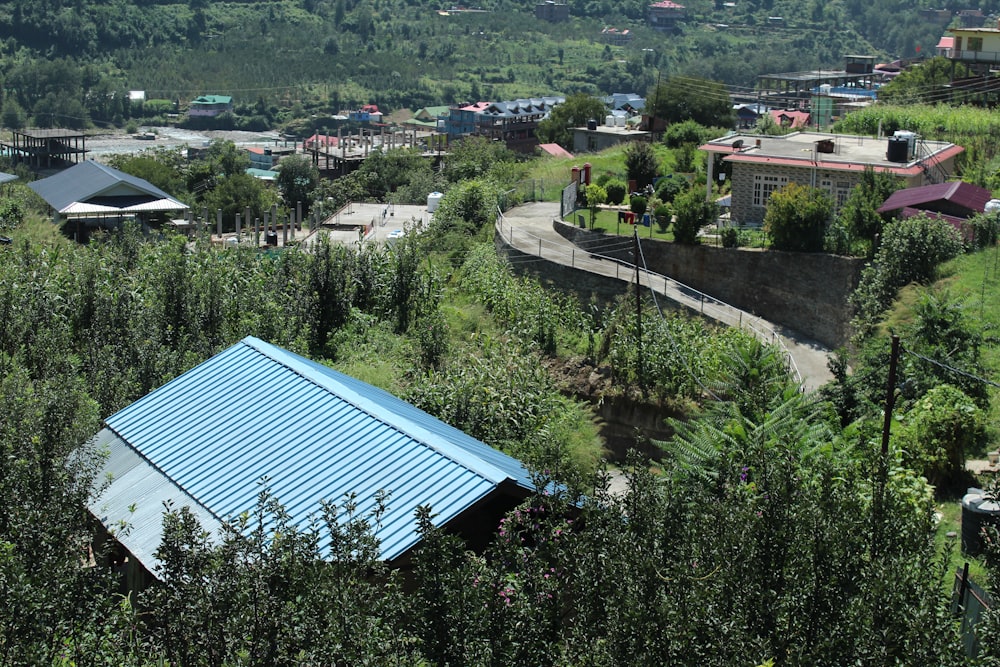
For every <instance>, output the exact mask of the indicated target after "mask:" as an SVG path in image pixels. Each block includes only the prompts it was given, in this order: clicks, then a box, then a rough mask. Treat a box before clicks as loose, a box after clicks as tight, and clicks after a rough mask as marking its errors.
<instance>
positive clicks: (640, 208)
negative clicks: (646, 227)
mask: <svg viewBox="0 0 1000 667" xmlns="http://www.w3.org/2000/svg"><path fill="white" fill-rule="evenodd" d="M647 204H648V200H647V199H646V198H645V197H643V196H642V195H632V196H631V197H629V198H628V208H629V210H630V211H632V212H633V213H635V215H636V217H637V218H641V217H642V215H643V213H645V212H646V206H647Z"/></svg>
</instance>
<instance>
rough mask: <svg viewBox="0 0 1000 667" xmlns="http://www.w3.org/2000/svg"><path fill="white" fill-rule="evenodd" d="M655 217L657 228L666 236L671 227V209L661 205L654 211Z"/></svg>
mask: <svg viewBox="0 0 1000 667" xmlns="http://www.w3.org/2000/svg"><path fill="white" fill-rule="evenodd" d="M653 217H654V218H655V219H656V228H657V229H658V230H659V231H660V233H661V234H665V233H666V232H667V229H668V228H669V227H670V207H669V206H667V205H666V204H660V205H659V206H657V207H656V208H655V209H653Z"/></svg>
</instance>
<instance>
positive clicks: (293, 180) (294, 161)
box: [277, 155, 319, 214]
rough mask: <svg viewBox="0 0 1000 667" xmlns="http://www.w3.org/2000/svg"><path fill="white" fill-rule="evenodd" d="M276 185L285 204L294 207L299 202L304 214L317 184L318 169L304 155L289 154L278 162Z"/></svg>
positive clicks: (307, 209)
mask: <svg viewBox="0 0 1000 667" xmlns="http://www.w3.org/2000/svg"><path fill="white" fill-rule="evenodd" d="M277 185H278V190H279V191H280V192H281V197H282V199H284V200H285V205H286V206H289V207H290V208H294V207H295V206H296V204H297V203H299V202H301V203H302V209H303V211H302V212H303V214H305V213H307V212H308V211H309V208H310V205H311V203H312V193H313V191H314V190H315V189H316V186H317V185H319V170H318V169H317V168H316V166H315V165H313V163H312V160H310V159H309V158H308V157H306V156H305V155H289V156H288V157H286V158H285V159H283V160H282V161H281V162H280V163H279V164H278V178H277Z"/></svg>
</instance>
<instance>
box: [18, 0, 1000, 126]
mask: <svg viewBox="0 0 1000 667" xmlns="http://www.w3.org/2000/svg"><path fill="white" fill-rule="evenodd" d="M568 4H569V5H570V13H571V17H570V20H568V21H565V22H547V21H541V20H537V19H536V18H535V16H534V2H531V1H526V0H518V1H513V0H488V1H486V2H483V3H480V4H478V5H477V7H478V9H480V10H481V11H454V10H452V11H446V10H448V9H450V6H440V5H435V4H432V3H429V2H422V1H421V0H281V1H278V2H209V1H208V0H190V1H189V2H182V3H177V2H150V1H148V0H132V1H129V0H115V1H114V2H100V3H99V2H86V1H81V2H64V1H63V0H48V1H45V2H28V1H27V0H8V1H6V2H0V77H2V84H3V100H2V103H3V104H2V117H0V123H2V125H4V126H6V127H20V126H22V125H25V124H28V125H34V126H61V127H87V126H89V125H90V124H93V125H97V126H99V127H107V126H108V125H116V126H119V127H120V126H122V124H123V123H124V122H126V121H127V120H128V119H129V118H130V117H133V116H136V115H141V114H142V113H146V114H147V115H149V113H152V114H154V115H161V114H163V113H165V112H169V111H171V110H175V111H176V110H177V107H180V106H182V105H186V104H187V102H189V101H190V100H191V99H194V98H195V97H197V96H198V95H201V94H223V95H231V96H233V97H234V101H235V103H236V113H237V115H238V116H239V117H240V118H241V119H243V122H244V123H245V124H246V125H247V126H248V128H247V129H265V127H275V126H277V125H279V124H281V123H282V122H286V121H288V120H290V119H292V118H304V117H309V116H310V115H322V114H330V113H336V112H337V111H339V110H341V109H345V108H353V107H356V106H359V105H361V104H365V103H377V104H379V105H380V107H381V108H382V109H383V111H393V110H397V109H401V108H410V109H416V108H420V107H423V106H428V105H436V104H452V103H455V102H460V101H463V100H478V99H512V98H517V97H525V96H539V95H558V94H564V95H565V94H571V93H575V92H586V93H589V94H597V93H603V94H610V93H612V92H638V93H640V94H644V93H645V92H646V91H647V90H648V89H649V88H650V87H651V86H652V85H654V84H655V83H656V82H657V81H658V80H661V79H664V78H666V77H669V76H673V75H686V76H695V77H700V78H706V79H712V80H717V81H721V82H724V83H726V84H728V85H730V86H738V87H744V88H752V87H753V86H754V83H755V81H756V77H757V75H759V74H762V73H773V72H786V71H797V70H803V69H807V68H816V67H823V68H839V67H842V65H843V56H844V55H845V54H848V53H861V54H871V55H875V56H877V57H879V58H885V59H892V58H897V57H912V56H915V55H918V54H920V53H923V54H926V53H933V46H934V45H935V44H936V43H937V40H938V39H939V38H940V36H941V35H942V34H943V31H944V29H945V27H946V26H945V24H943V23H941V22H938V21H934V20H929V19H928V18H925V17H924V16H922V15H921V14H920V9H921V8H922V7H925V6H926V7H929V6H930V4H929V3H928V2H927V1H926V0H924V1H922V2H920V3H918V4H916V5H914V4H913V3H904V2H901V1H900V0H876V1H875V2H867V3H866V2H860V1H858V0H836V1H834V2H829V3H824V2H819V0H812V1H811V2H793V1H791V0H740V1H739V2H721V1H717V2H713V1H712V0H691V1H690V2H687V3H685V5H686V9H685V12H686V18H685V20H684V21H682V22H681V23H679V24H678V28H677V30H676V31H675V32H674V33H664V32H657V31H656V30H654V29H652V28H651V27H649V25H648V22H647V17H646V11H647V5H648V2H646V0H625V1H623V2H619V3H611V2H609V1H608V0H571V1H570V2H569V3H568ZM995 4H997V3H996V2H995V1H994V0H990V2H987V3H984V5H983V6H982V9H983V11H985V12H989V11H991V10H993V9H996V7H993V6H991V5H995ZM945 6H946V7H947V8H951V7H950V5H948V4H947V3H946V5H945ZM935 7H937V5H935ZM957 8H958V7H957V6H956V7H954V9H957ZM609 26H610V27H615V28H617V29H619V30H628V31H629V33H630V34H631V35H633V39H632V40H631V41H630V42H628V43H627V44H624V45H612V44H609V43H606V42H605V41H603V40H602V39H601V30H602V29H603V28H605V27H609ZM762 46H764V47H766V48H762ZM129 90H142V91H145V92H146V99H147V100H148V101H149V103H148V104H147V107H148V108H147V109H146V110H145V111H143V110H140V109H136V108H134V107H133V106H132V105H131V104H130V103H129V101H128V95H127V91H129Z"/></svg>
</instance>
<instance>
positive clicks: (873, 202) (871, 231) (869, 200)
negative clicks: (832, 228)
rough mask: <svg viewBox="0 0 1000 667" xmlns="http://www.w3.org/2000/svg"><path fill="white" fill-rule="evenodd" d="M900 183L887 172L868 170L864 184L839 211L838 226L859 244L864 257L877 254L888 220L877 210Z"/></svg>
mask: <svg viewBox="0 0 1000 667" xmlns="http://www.w3.org/2000/svg"><path fill="white" fill-rule="evenodd" d="M900 185H901V184H900V182H899V179H898V178H896V177H895V176H893V175H892V174H890V173H888V172H881V171H879V172H877V171H875V169H874V168H872V167H871V166H868V167H865V171H864V173H863V174H862V175H861V181H860V182H859V183H858V184H857V185H856V186H854V188H853V189H852V190H851V194H850V195H849V196H848V198H847V201H846V202H845V203H844V206H843V207H842V208H841V209H840V214H839V216H838V220H839V223H840V224H841V225H843V226H844V228H845V229H846V230H847V233H848V235H849V237H850V239H851V241H852V242H860V243H861V244H863V246H864V250H865V251H866V252H865V254H868V255H870V254H872V253H874V252H875V250H876V243H875V240H876V238H877V237H878V235H879V234H880V233H881V232H882V226H883V225H884V224H885V217H884V216H883V214H881V213H879V212H878V209H879V207H880V206H882V204H884V203H885V200H886V199H888V198H889V195H891V194H892V193H893V192H895V191H896V190H897V189H899V187H900Z"/></svg>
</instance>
